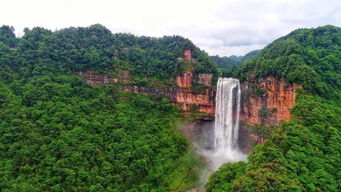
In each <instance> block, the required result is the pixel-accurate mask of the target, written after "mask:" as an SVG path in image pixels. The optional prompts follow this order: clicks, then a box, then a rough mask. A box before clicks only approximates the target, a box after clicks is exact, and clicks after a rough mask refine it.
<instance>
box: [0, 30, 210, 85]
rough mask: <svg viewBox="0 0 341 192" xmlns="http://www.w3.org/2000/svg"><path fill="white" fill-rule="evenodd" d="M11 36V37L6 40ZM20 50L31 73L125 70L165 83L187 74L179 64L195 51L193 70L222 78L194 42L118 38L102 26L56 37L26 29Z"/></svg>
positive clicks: (167, 38) (174, 38)
mask: <svg viewBox="0 0 341 192" xmlns="http://www.w3.org/2000/svg"><path fill="white" fill-rule="evenodd" d="M2 28H3V29H2V30H1V31H5V30H4V28H6V27H5V26H4V27H2ZM1 31H0V32H1ZM7 32H8V30H7ZM6 36H9V37H8V38H5V39H4V40H1V39H3V37H6ZM0 42H3V43H4V44H5V45H8V46H12V47H15V46H14V45H13V40H12V39H11V35H10V34H7V33H5V34H3V35H0ZM17 49H18V50H17V52H18V53H20V54H21V55H23V56H26V57H28V58H29V59H27V60H26V61H25V62H26V63H21V65H25V66H27V67H28V68H29V69H30V70H32V69H33V66H34V68H37V67H38V68H44V67H45V68H46V67H47V65H52V66H53V67H56V66H58V67H61V68H63V69H64V70H69V71H70V72H78V71H88V70H93V71H96V72H100V73H105V72H107V71H114V70H117V69H125V70H128V71H129V72H131V73H132V74H133V75H134V76H140V77H156V78H159V79H169V78H171V77H174V76H175V75H177V74H179V73H181V72H182V71H183V69H184V67H185V63H183V62H177V58H179V57H181V56H182V55H183V52H184V50H185V49H189V50H191V51H192V55H193V57H194V58H196V59H197V61H196V62H194V63H193V64H192V65H193V71H194V72H206V73H213V74H217V68H216V66H215V64H214V63H213V62H212V61H211V60H210V58H209V57H208V56H207V54H206V53H204V52H203V51H201V50H199V48H197V47H196V46H195V45H194V44H193V43H192V42H191V41H190V40H188V39H184V38H182V37H180V36H164V37H162V38H152V37H145V36H142V37H137V36H134V35H132V34H124V33H118V34H112V33H111V32H110V31H109V30H108V29H106V28H105V27H104V26H102V25H99V24H97V25H92V26H90V27H87V28H83V27H79V28H66V29H62V30H59V31H55V32H52V31H50V30H47V29H44V28H39V27H36V28H33V29H31V30H29V29H25V35H24V36H23V37H22V38H21V39H20V41H19V42H18V43H17ZM33 58H35V60H33ZM37 58H40V59H37ZM37 61H38V62H37Z"/></svg>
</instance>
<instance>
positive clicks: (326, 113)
mask: <svg viewBox="0 0 341 192" xmlns="http://www.w3.org/2000/svg"><path fill="white" fill-rule="evenodd" d="M340 67H341V28H338V27H334V26H324V27H319V28H316V29H298V30H296V31H294V32H292V33H290V34H289V35H287V36H285V37H282V38H280V39H278V40H276V41H274V42H273V43H271V44H270V45H269V46H267V47H266V48H264V49H263V50H261V52H260V54H259V55H258V56H256V57H255V58H254V59H251V60H250V61H248V62H246V63H245V64H243V65H242V66H241V67H240V68H239V69H238V73H237V74H236V76H239V77H241V79H244V80H245V79H246V78H247V77H248V76H249V75H254V76H256V77H263V76H269V75H273V76H275V77H276V78H285V79H286V80H287V81H288V82H296V83H299V84H302V85H303V90H297V91H298V98H297V103H296V105H295V107H294V109H293V110H292V115H293V118H292V120H290V121H289V122H286V123H284V124H283V125H281V126H280V127H278V128H277V129H275V131H274V132H273V134H272V136H271V138H270V139H269V140H268V141H266V142H265V143H264V144H262V145H257V146H256V148H255V149H254V150H253V151H252V153H251V154H250V155H249V157H248V162H238V163H227V164H225V165H223V166H222V167H221V168H219V170H218V171H216V172H215V173H213V174H212V175H211V176H210V179H209V182H208V183H207V184H206V190H207V191H208V192H220V191H335V192H336V191H341V176H340V173H341V132H340V131H341V102H340V99H341V94H340V92H341V84H340V83H341V68H340ZM259 128H261V126H260V127H259Z"/></svg>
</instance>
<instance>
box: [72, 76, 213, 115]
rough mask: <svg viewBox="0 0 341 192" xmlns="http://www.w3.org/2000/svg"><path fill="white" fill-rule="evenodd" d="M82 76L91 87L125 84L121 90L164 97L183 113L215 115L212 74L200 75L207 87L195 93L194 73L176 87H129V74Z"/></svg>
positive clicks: (181, 78) (183, 77) (180, 78)
mask: <svg viewBox="0 0 341 192" xmlns="http://www.w3.org/2000/svg"><path fill="white" fill-rule="evenodd" d="M79 75H81V76H82V77H83V78H84V79H85V80H86V82H87V83H88V84H89V85H92V86H96V85H106V84H112V83H125V84H121V85H120V86H119V89H121V90H123V91H129V92H134V93H144V94H150V95H163V96H165V97H167V98H168V99H170V101H171V102H172V103H173V104H174V105H178V106H180V108H181V109H182V110H183V111H189V110H191V109H196V110H198V111H199V112H203V113H208V114H211V115H214V112H215V90H214V88H212V86H211V79H212V75H211V74H199V75H198V78H197V79H198V82H196V83H199V84H202V85H204V86H206V88H203V89H202V90H200V91H199V92H198V91H193V90H192V89H193V86H192V82H193V81H194V80H193V79H194V74H193V73H192V72H188V71H187V72H184V73H182V74H181V75H179V76H177V77H175V78H174V79H173V81H175V83H176V86H174V87H164V86H160V87H158V86H155V87H143V86H136V85H129V84H127V82H129V81H130V80H127V78H129V76H130V75H129V74H127V72H125V73H124V72H122V71H121V72H120V73H117V75H116V77H115V78H113V77H111V76H110V75H100V74H95V73H94V72H91V71H90V72H80V73H79Z"/></svg>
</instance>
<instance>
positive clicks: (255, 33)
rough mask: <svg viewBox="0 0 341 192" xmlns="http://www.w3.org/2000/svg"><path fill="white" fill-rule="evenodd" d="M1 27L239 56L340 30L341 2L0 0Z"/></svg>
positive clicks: (300, 0) (268, 0) (271, 0)
mask: <svg viewBox="0 0 341 192" xmlns="http://www.w3.org/2000/svg"><path fill="white" fill-rule="evenodd" d="M0 5H1V11H0V25H2V24H5V25H12V26H14V27H15V29H16V33H17V34H22V30H23V28H24V27H29V28H32V27H34V26H40V27H45V28H48V29H51V30H56V29H61V28H65V27H70V26H74V27H77V26H89V25H91V24H96V23H100V24H102V25H104V26H106V27H107V28H109V29H110V30H111V31H112V32H113V33H115V32H130V33H133V34H136V35H147V36H157V37H159V36H163V35H173V34H176V35H181V36H184V37H186V38H189V39H190V40H192V41H193V42H194V43H195V44H196V45H197V46H199V47H200V48H201V49H203V50H205V51H206V52H208V53H209V54H210V55H216V54H218V55H221V56H229V55H243V54H245V53H247V52H249V51H251V50H255V49H260V48H263V47H264V46H265V45H266V44H268V43H270V42H271V41H273V40H275V39H276V38H278V37H280V36H283V35H286V34H288V33H289V32H290V31H292V30H294V29H297V28H311V27H317V26H321V25H326V24H332V25H336V26H341V0H1V1H0Z"/></svg>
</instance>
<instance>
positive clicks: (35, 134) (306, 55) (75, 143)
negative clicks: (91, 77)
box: [0, 24, 341, 192]
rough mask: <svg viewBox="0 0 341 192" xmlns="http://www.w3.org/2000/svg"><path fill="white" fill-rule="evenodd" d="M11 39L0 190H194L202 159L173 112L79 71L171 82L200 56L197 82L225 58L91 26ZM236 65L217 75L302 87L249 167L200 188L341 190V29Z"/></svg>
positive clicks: (3, 91)
mask: <svg viewBox="0 0 341 192" xmlns="http://www.w3.org/2000/svg"><path fill="white" fill-rule="evenodd" d="M13 31H14V29H13V28H12V27H9V26H2V27H0V149H1V153H0V191H8V192H9V191H27V192H31V191H96V192H97V191H131V192H133V191H136V192H137V191H138V192H139V191H172V190H173V191H174V190H180V191H181V190H185V189H189V188H190V187H193V186H195V185H196V184H197V183H196V182H197V181H198V180H199V178H198V175H197V173H194V174H190V175H189V173H191V171H192V170H194V168H197V167H196V166H198V165H199V164H200V159H199V158H198V157H196V156H194V155H193V154H192V152H191V150H190V147H189V144H188V142H187V141H186V140H185V139H184V138H183V137H182V136H181V135H180V134H179V133H178V132H177V130H176V124H177V122H178V121H179V119H180V113H179V111H178V109H177V108H175V107H174V106H172V105H171V104H170V103H169V101H168V100H167V99H165V98H162V97H159V96H153V97H151V96H146V95H140V94H132V93H123V92H120V91H118V89H117V87H116V86H115V85H111V86H102V87H91V86H89V85H87V84H86V83H85V82H84V80H83V79H81V78H80V77H78V76H76V75H75V74H76V72H79V71H95V72H98V73H107V72H108V71H116V70H117V69H123V70H128V71H129V72H130V73H131V74H132V75H133V78H137V79H141V78H142V79H143V78H144V79H148V78H156V79H158V80H160V81H167V80H169V79H170V78H171V77H174V76H175V75H177V74H179V73H180V72H182V71H183V70H184V69H188V68H187V66H188V63H186V62H181V61H179V60H178V59H177V58H179V57H181V56H182V55H183V51H184V50H185V49H190V50H191V51H192V54H193V57H194V58H196V59H197V61H196V62H193V63H191V65H192V67H193V68H191V70H193V72H195V73H201V72H205V73H213V74H214V75H215V76H218V75H219V72H220V69H218V68H217V66H216V64H215V62H214V61H213V60H215V61H216V62H217V63H218V65H220V67H221V68H224V67H222V66H223V65H224V61H223V60H222V63H219V61H217V58H212V59H211V58H210V57H208V56H207V54H206V53H205V52H203V51H201V50H200V49H199V48H197V47H196V46H195V45H194V44H193V43H192V42H191V41H189V40H188V39H184V38H182V37H179V36H165V37H162V38H151V37H137V36H134V35H132V34H112V33H111V32H110V31H109V30H108V29H106V28H105V27H103V26H101V25H98V24H97V25H93V26H90V27H79V28H67V29H62V30H58V31H54V32H52V31H50V30H47V29H44V28H39V27H37V28H33V29H25V34H24V35H23V37H21V38H16V37H15V35H14V33H13ZM244 57H246V56H244ZM218 59H219V58H218ZM230 59H232V58H230ZM233 59H235V60H236V59H237V60H238V61H239V60H243V59H242V58H233ZM239 62H240V63H239V64H236V65H234V66H237V67H233V69H232V68H229V67H227V70H228V71H225V72H224V69H223V74H222V75H223V76H234V77H238V78H240V79H241V80H245V79H246V78H247V77H248V76H250V75H251V76H255V77H265V76H269V75H273V76H275V77H276V78H278V79H280V78H285V79H286V81H287V82H296V83H299V84H301V85H303V89H302V90H298V91H299V94H298V99H297V104H296V106H295V107H294V109H293V111H292V114H293V119H292V120H291V121H289V122H286V123H284V124H283V125H282V126H280V127H278V128H277V129H274V132H273V134H272V136H271V138H270V139H269V140H268V141H267V142H265V143H264V144H262V145H257V146H256V148H255V149H254V150H253V152H252V153H251V154H250V156H249V158H248V162H238V163H227V164H225V165H224V166H222V167H221V168H220V169H219V170H218V171H216V172H215V173H213V174H212V175H211V177H210V179H209V182H208V183H207V185H206V190H207V191H209V192H210V191H215V192H217V191H341V185H340V183H341V176H340V172H341V169H340V168H341V167H340V166H341V162H340V159H341V137H340V134H341V133H340V130H341V127H340V126H341V103H340V99H341V95H340V92H341V91H340V89H341V29H340V28H338V27H334V26H324V27H319V28H316V29H298V30H296V31H293V32H292V33H290V34H289V35H287V36H285V37H282V38H280V39H278V40H276V41H274V42H273V43H271V44H270V45H268V46H267V47H266V48H264V49H263V50H261V51H259V52H256V53H254V52H253V53H252V54H251V56H250V57H249V58H247V59H246V60H245V61H244V60H243V61H239ZM230 69H232V70H230ZM187 177H189V178H187ZM184 178H187V180H186V181H184Z"/></svg>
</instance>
